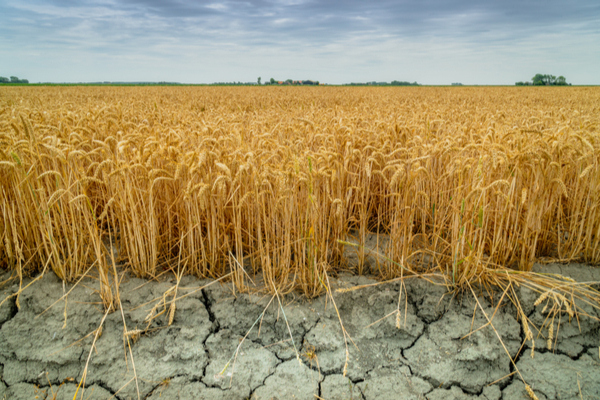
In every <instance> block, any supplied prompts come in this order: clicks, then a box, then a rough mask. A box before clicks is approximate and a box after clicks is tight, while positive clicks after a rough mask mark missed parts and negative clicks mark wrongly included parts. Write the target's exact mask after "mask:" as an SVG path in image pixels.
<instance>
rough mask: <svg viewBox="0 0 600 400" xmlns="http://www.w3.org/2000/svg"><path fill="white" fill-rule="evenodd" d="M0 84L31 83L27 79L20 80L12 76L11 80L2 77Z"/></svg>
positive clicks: (0, 77)
mask: <svg viewBox="0 0 600 400" xmlns="http://www.w3.org/2000/svg"><path fill="white" fill-rule="evenodd" d="M0 83H29V81H28V80H27V79H19V78H17V77H16V76H11V77H10V78H6V77H4V76H0Z"/></svg>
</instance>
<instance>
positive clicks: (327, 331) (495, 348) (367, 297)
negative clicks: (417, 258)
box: [0, 264, 600, 400]
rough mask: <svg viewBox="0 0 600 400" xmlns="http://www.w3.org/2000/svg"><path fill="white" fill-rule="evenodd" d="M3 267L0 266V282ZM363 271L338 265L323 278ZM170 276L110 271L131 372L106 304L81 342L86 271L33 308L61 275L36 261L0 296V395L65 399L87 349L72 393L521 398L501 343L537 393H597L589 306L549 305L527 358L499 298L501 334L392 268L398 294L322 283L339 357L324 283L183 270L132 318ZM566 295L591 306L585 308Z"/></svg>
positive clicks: (468, 303) (592, 276) (89, 292)
mask: <svg viewBox="0 0 600 400" xmlns="http://www.w3.org/2000/svg"><path fill="white" fill-rule="evenodd" d="M535 268H536V269H537V270H541V269H543V270H544V272H556V273H561V274H564V275H566V276H570V277H572V278H573V279H575V280H577V281H585V282H590V281H595V282H598V281H600V269H598V268H594V267H589V266H585V265H578V264H571V265H556V264H554V265H546V266H543V267H542V266H536V267H535ZM9 276H10V275H9V274H4V276H3V277H0V282H2V281H4V280H5V279H7V278H9ZM374 282H375V281H374V280H372V279H369V278H366V277H356V276H349V275H346V276H340V277H339V278H338V279H336V280H335V281H332V285H333V286H334V287H336V288H344V287H352V286H355V285H365V284H371V283H374ZM174 283H175V281H174V280H173V279H171V280H164V281H161V282H147V281H144V280H141V279H137V278H133V277H129V276H127V275H126V276H125V279H124V281H123V283H122V284H121V300H122V307H123V310H124V316H125V322H126V324H127V328H128V330H129V331H132V330H135V329H141V330H144V332H143V333H142V334H141V336H140V337H139V338H138V339H137V340H136V341H135V342H133V340H131V352H132V355H133V361H134V363H135V372H136V374H137V380H136V379H135V376H136V374H134V368H133V364H132V362H131V357H130V355H129V353H128V350H127V345H125V344H124V340H123V332H124V329H123V319H122V315H121V313H120V312H119V311H117V312H113V313H111V314H108V316H107V317H106V320H105V322H104V325H103V330H102V336H100V337H99V339H98V340H97V342H96V344H95V347H93V348H92V341H93V336H94V335H93V334H91V335H90V333H93V332H94V331H95V330H96V329H97V328H98V327H99V325H100V322H101V320H102V317H103V315H104V312H103V310H102V304H101V303H100V302H99V300H100V298H99V296H98V294H97V293H96V292H95V290H96V287H97V284H96V282H95V281H94V280H92V279H87V280H83V281H82V282H81V283H80V284H79V285H78V286H77V287H75V289H74V290H73V291H72V292H71V293H70V294H69V296H68V297H67V302H66V304H65V301H64V300H61V301H59V302H58V303H56V304H55V305H54V306H53V307H52V308H50V309H49V310H48V311H47V312H45V313H43V314H41V313H42V312H43V311H44V310H46V309H47V308H48V307H49V306H51V305H52V304H53V303H55V301H56V300H59V299H60V298H61V297H62V296H63V294H64V293H65V292H66V291H68V290H69V289H70V288H71V286H69V285H66V286H63V284H62V282H61V281H60V280H59V279H58V278H57V277H56V276H54V275H53V274H46V276H44V277H43V278H42V279H41V280H40V281H38V282H35V283H34V284H33V285H32V286H31V287H29V288H28V289H27V290H25V291H24V292H23V293H22V294H21V296H20V298H19V303H20V308H17V305H16V302H15V301H16V299H15V297H13V298H11V299H9V300H8V301H6V302H5V303H4V304H3V305H2V307H1V308H0V376H1V380H0V399H3V398H4V399H34V398H38V399H73V395H74V393H75V391H76V390H77V387H78V384H79V382H80V381H81V380H82V377H83V372H84V367H85V364H86V360H87V359H88V356H89V355H90V353H91V356H90V362H89V365H88V369H87V377H86V388H85V393H84V394H83V398H84V399H108V398H111V397H112V398H116V399H123V400H124V399H137V398H138V394H137V393H138V390H139V396H140V398H141V399H152V400H156V399H248V398H252V399H289V398H296V399H317V398H322V399H327V400H329V399H430V400H434V399H436V400H437V399H482V400H483V399H486V400H498V399H526V398H529V397H528V395H527V392H526V390H525V385H524V384H523V382H522V381H521V379H520V378H519V376H518V374H516V373H515V368H514V366H513V365H512V364H511V361H510V359H509V357H508V355H507V353H506V352H507V351H508V352H509V353H510V354H511V357H513V358H514V359H515V362H516V365H517V368H518V369H519V371H520V372H521V374H522V376H523V378H524V379H525V380H526V381H527V383H528V384H529V385H530V386H531V387H532V388H533V389H534V391H535V393H536V395H537V397H538V398H539V399H582V398H583V399H599V398H600V360H599V351H600V350H599V346H600V323H599V322H598V320H597V319H596V320H594V319H590V318H581V319H579V320H577V319H572V320H571V321H569V320H568V316H567V315H565V316H563V319H562V321H561V322H562V324H561V325H560V327H559V328H558V331H557V332H556V333H555V335H556V336H557V337H558V340H557V341H556V346H555V347H554V348H553V349H552V350H547V348H546V345H545V343H546V340H545V338H543V337H542V336H539V337H538V336H536V349H535V353H534V357H533V358H532V357H531V349H530V345H529V342H527V343H525V345H524V346H523V347H522V344H523V343H524V342H525V340H524V339H525V334H524V332H523V328H522V326H521V324H520V322H519V321H518V320H517V313H516V310H515V308H514V306H513V305H512V304H510V303H508V302H503V304H501V305H500V307H498V311H497V312H496V314H495V316H494V318H493V321H492V324H493V327H494V328H495V331H496V332H497V333H498V334H499V335H500V337H501V338H502V343H501V342H500V341H499V340H498V337H497V335H496V332H495V331H494V329H492V327H491V326H490V325H488V326H486V327H484V328H483V329H480V330H477V328H479V327H481V326H483V325H485V323H486V322H487V320H486V319H485V317H484V315H483V313H482V312H481V311H479V310H478V311H477V312H475V315H474V310H475V309H476V302H475V300H474V298H473V296H472V295H471V294H465V295H463V296H460V295H458V296H455V297H452V296H451V295H448V294H446V288H445V287H444V286H440V285H434V284H432V283H430V282H427V281H425V280H422V279H409V280H406V281H405V285H406V290H402V292H401V293H402V298H401V300H400V303H398V300H399V293H400V289H401V286H400V284H399V283H391V284H385V285H379V286H375V287H367V288H363V289H360V290H355V291H350V292H345V293H337V292H334V299H335V302H336V304H337V306H338V308H339V313H340V316H341V319H342V321H343V323H344V326H345V328H346V330H347V332H348V335H349V337H351V339H352V341H353V342H354V344H355V345H356V346H355V345H354V344H353V343H352V341H348V351H349V357H348V363H347V367H346V371H344V369H345V364H346V345H345V341H344V336H343V334H342V330H341V327H340V322H339V319H338V316H337V313H336V310H335V308H334V307H333V304H332V303H331V300H330V299H327V298H326V297H325V296H322V297H320V298H317V299H313V300H312V301H307V300H305V299H303V298H302V297H301V296H295V295H287V296H284V297H282V298H281V304H282V307H280V304H279V301H278V299H277V298H275V299H272V298H271V296H261V295H247V294H239V293H233V291H232V287H231V285H230V284H229V285H227V284H223V285H221V284H219V283H216V284H213V285H211V286H209V287H207V288H204V289H202V290H197V289H198V288H199V287H202V286H204V285H206V284H207V283H209V282H208V281H200V280H197V279H195V278H192V277H184V278H183V279H182V281H181V282H180V288H179V290H178V296H183V295H186V294H189V295H188V296H186V297H184V298H182V299H180V300H178V301H177V302H176V304H177V308H176V312H175V316H174V320H173V323H172V325H170V326H169V325H168V313H165V314H164V315H162V316H160V317H158V318H156V319H154V320H153V322H152V324H151V325H150V326H149V328H148V329H146V327H147V323H146V322H144V319H145V318H146V316H147V315H148V313H149V312H150V310H151V308H152V306H153V305H154V304H155V303H149V304H146V305H143V304H144V303H146V302H149V301H151V300H155V299H162V298H163V295H164V293H165V292H166V291H167V290H168V289H169V288H171V287H173V285H174ZM17 289H18V282H16V280H11V281H8V282H7V283H5V284H4V286H3V287H1V288H0V292H1V294H2V297H1V299H4V298H5V297H6V296H9V295H10V294H11V293H14V292H15V291H16V290H17ZM518 293H519V294H520V302H521V304H522V305H523V307H524V309H525V312H526V313H527V316H528V318H529V319H530V320H531V322H532V323H533V324H535V325H536V326H540V325H541V324H542V323H543V322H544V319H545V314H543V313H542V305H540V306H538V307H534V305H533V303H534V301H535V299H536V298H537V294H535V293H533V292H531V291H529V290H527V289H523V288H521V289H519V290H518ZM171 298H172V294H171V295H169V297H167V301H169V300H170V299H171ZM498 299H499V295H498V296H496V297H494V298H492V299H490V297H489V296H487V295H485V294H484V293H482V295H481V296H480V297H479V301H480V302H481V304H482V306H483V308H484V309H485V310H486V313H487V314H488V315H489V316H491V315H492V314H494V310H495V309H496V306H498V304H497V301H498ZM269 302H271V303H270V305H269V307H268V308H267V309H266V311H265V312H264V314H263V311H264V310H265V307H266V306H267V305H268V304H269ZM398 304H400V319H399V320H398V321H397V320H396V313H394V310H397V308H398ZM579 306H580V307H582V309H585V310H586V311H588V312H589V313H591V314H592V315H595V316H596V318H600V315H598V313H597V310H596V309H594V308H592V307H590V306H588V305H585V304H580V305H579ZM161 310H162V309H159V311H161ZM390 314H391V315H390ZM65 315H66V317H65ZM386 315H390V316H389V317H388V318H384V317H385V316H386ZM261 316H262V318H261ZM65 318H66V326H65ZM382 318H384V319H382ZM257 321H258V322H257ZM286 321H287V322H286ZM378 321H379V322H378ZM253 325H254V328H253V329H252V330H250V328H251V327H252V326H253ZM398 325H399V327H398ZM248 331H250V333H249V334H248V335H247V337H246V339H245V341H244V342H243V343H242V344H241V346H240V347H239V352H238V353H237V357H233V358H234V359H233V360H232V356H233V355H234V354H235V352H236V349H238V346H239V345H240V343H241V341H242V339H243V337H244V336H245V335H246V334H247V333H248ZM473 331H475V332H474V333H472V334H471V335H469V333H470V332H473ZM467 335H469V336H467ZM534 335H537V331H534ZM290 336H291V337H292V338H293V342H292V340H291V338H290ZM465 336H467V337H465ZM132 339H134V337H132ZM299 361H301V362H299ZM228 362H229V364H228ZM226 366H227V368H225V367H226ZM344 372H346V374H345V376H344ZM81 392H82V389H81V388H80V389H79V394H81ZM78 398H79V397H78Z"/></svg>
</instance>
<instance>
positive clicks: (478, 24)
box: [0, 0, 600, 84]
mask: <svg viewBox="0 0 600 400" xmlns="http://www.w3.org/2000/svg"><path fill="white" fill-rule="evenodd" d="M0 37H1V38H3V39H4V40H2V41H0V59H1V60H2V61H0V75H14V74H21V75H22V76H24V77H25V75H28V76H29V77H30V80H32V81H38V80H39V81H44V80H48V81H63V80H67V81H68V80H84V81H94V80H125V79H129V80H152V78H154V77H158V76H160V79H159V80H180V81H188V82H212V81H218V80H229V81H233V80H235V81H238V80H242V81H243V80H248V79H250V80H255V79H256V77H255V75H257V74H267V73H268V74H272V75H274V76H275V75H276V77H280V78H282V79H286V78H297V79H303V78H308V77H312V78H314V79H319V80H321V81H329V82H332V83H341V82H349V81H367V80H392V79H401V80H418V81H420V82H425V83H449V82H453V81H456V80H460V79H462V80H464V81H465V83H483V84H485V83H490V84H492V83H513V82H514V80H515V79H516V80H525V79H528V78H530V76H529V75H532V74H534V73H536V72H543V73H553V74H556V75H558V74H562V75H565V76H567V78H569V74H571V76H572V78H571V80H573V81H577V80H578V79H581V82H582V83H583V82H585V83H600V81H598V79H600V78H598V76H597V74H596V73H595V71H593V66H594V65H596V66H597V65H600V51H599V47H600V46H598V45H597V43H600V3H599V2H597V1H596V0H582V1H578V2H572V3H569V4H566V3H564V2H562V1H558V0H548V1H515V0H509V1H502V2H498V1H491V0H483V1H478V2H473V1H464V0H451V1H442V0H423V1H407V0H404V1H402V0H401V1H391V0H373V1H369V2H365V1H357V0H349V1H344V2H339V1H332V0H324V1H318V0H224V1H220V0H202V1H184V0H168V1H167V0H84V1H74V0H49V1H42V0H20V1H17V0H9V1H7V2H4V3H2V4H0ZM594 43H596V44H595V45H594ZM565 56H567V57H569V59H568V60H566V59H564V58H562V57H565ZM42 59H43V60H44V61H42ZM68 65H71V66H72V67H68ZM517 65H518V68H519V70H518V71H517V68H516V66H517ZM54 66H55V67H54ZM500 66H501V67H500ZM536 68H537V69H536ZM540 68H545V69H544V70H539V69H540ZM563 69H564V71H563ZM5 70H10V71H6V72H5ZM21 71H23V72H21ZM517 74H521V75H519V76H517ZM164 75H167V76H164ZM292 75H293V76H292ZM119 77H121V78H119ZM125 77H127V78H125ZM130 77H132V78H133V79H131V78H130ZM135 77H137V78H135ZM469 79H472V81H469ZM594 80H595V81H594Z"/></svg>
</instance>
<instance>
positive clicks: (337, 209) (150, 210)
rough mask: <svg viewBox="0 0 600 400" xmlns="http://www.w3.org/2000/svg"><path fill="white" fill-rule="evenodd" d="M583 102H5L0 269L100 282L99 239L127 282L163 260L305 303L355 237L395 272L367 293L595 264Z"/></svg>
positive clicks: (113, 95)
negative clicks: (389, 281)
mask: <svg viewBox="0 0 600 400" xmlns="http://www.w3.org/2000/svg"><path fill="white" fill-rule="evenodd" d="M59 94H60V95H59ZM599 100H600V90H598V89H595V88H569V89H568V90H564V91H552V92H550V91H543V90H538V89H536V88H526V89H518V88H460V89H456V88H452V89H445V88H419V89H418V90H414V88H377V89H374V88H351V89H350V88H285V89H283V90H272V89H269V88H260V89H258V88H188V87H177V88H141V87H140V88H112V87H102V88H99V87H85V88H84V87H73V88H33V87H30V88H25V87H19V88H16V87H15V88H12V87H11V88H4V89H3V90H2V91H1V92H0V143H1V146H0V147H1V150H2V151H1V152H0V182H1V184H2V185H1V187H2V189H1V191H0V199H1V200H0V236H1V239H2V240H0V243H2V244H3V245H2V247H1V248H0V267H2V268H13V269H16V270H18V272H19V274H20V276H22V274H23V273H27V272H31V271H32V270H33V269H35V268H39V267H40V266H43V265H45V264H46V262H49V263H50V264H49V265H50V267H51V268H52V269H53V270H54V271H55V272H56V273H57V274H58V275H59V277H61V278H62V279H65V280H74V279H77V277H78V276H80V275H81V274H82V273H83V272H84V271H86V270H87V268H88V267H89V266H90V265H92V264H93V263H95V265H96V267H97V268H98V271H100V273H101V274H104V275H106V274H108V270H109V269H108V267H109V266H108V265H107V259H108V258H107V255H109V254H111V252H112V249H109V248H108V246H107V245H106V243H107V241H108V240H109V239H110V240H112V241H113V242H114V243H115V248H117V249H120V253H119V257H120V258H121V261H123V262H124V263H125V265H127V267H128V268H129V269H130V270H131V271H132V272H133V273H135V274H136V275H138V276H146V277H150V276H156V275H157V274H158V273H160V272H161V270H162V266H164V265H168V264H172V265H174V264H176V263H177V262H179V263H181V264H185V265H187V267H186V268H187V269H186V272H190V273H194V274H196V275H199V276H204V277H212V278H218V277H222V276H224V275H225V274H227V273H229V272H230V271H231V269H232V266H231V265H232V264H231V256H233V257H234V258H235V260H237V261H238V262H239V263H240V265H241V266H242V267H243V269H244V271H248V272H258V271H262V272H263V273H264V276H265V278H266V280H267V285H266V286H268V287H269V288H277V290H278V291H279V292H280V293H285V292H287V291H289V290H293V289H300V290H301V291H303V292H304V293H305V294H306V295H308V296H314V295H317V294H319V293H320V292H321V291H322V290H323V289H322V288H323V286H322V284H321V282H322V281H323V279H324V276H325V274H326V273H329V272H331V273H335V272H336V271H339V270H340V269H343V268H350V267H352V268H356V272H359V273H362V272H364V271H365V266H364V265H363V264H362V263H363V262H366V260H367V258H368V257H367V252H365V251H364V246H365V243H366V241H367V240H368V239H369V234H370V233H377V234H379V235H387V237H388V238H389V240H388V241H386V243H387V244H386V245H385V249H384V253H385V254H384V255H385V256H387V257H388V258H389V259H390V260H392V261H394V262H395V263H394V262H388V261H386V260H381V262H380V264H379V265H378V266H377V268H374V269H372V271H373V272H375V273H378V274H379V275H380V276H381V278H393V277H397V276H400V274H401V272H402V271H403V267H407V266H408V267H410V269H411V270H413V271H423V270H426V269H428V268H438V269H440V270H441V271H444V272H445V273H446V274H447V275H448V276H449V277H450V278H451V280H452V281H453V282H454V284H455V285H457V286H460V285H462V284H464V283H466V282H469V281H472V280H473V279H481V277H485V276H486V274H485V273H486V271H489V270H491V269H494V268H496V267H497V266H506V267H510V268H514V269H520V270H528V269H529V268H530V267H531V265H532V263H533V262H534V261H535V260H536V259H538V258H539V257H553V258H557V259H565V260H572V259H580V260H584V261H587V262H590V263H598V262H600V240H599V238H600V213H598V212H597V210H598V209H599V206H600V168H598V165H599V164H600V136H599V134H598V130H597V126H600V125H599V123H598V122H599V121H598V119H599V115H600V114H599V113H598V112H597V104H598V102H599ZM350 237H354V238H356V239H357V242H358V244H359V246H360V250H359V251H358V253H359V260H360V262H359V264H358V265H353V266H350V265H347V263H346V261H347V260H346V257H347V252H345V251H344V247H345V245H344V244H343V242H344V241H346V240H347V239H348V238H350ZM417 252H426V253H430V254H435V260H436V265H424V264H421V263H420V262H419V258H418V257H415V256H414V254H417ZM400 264H401V265H400ZM24 266H27V267H26V268H28V269H29V270H28V271H24V270H23V269H24V268H25V267H24ZM236 268H237V267H236ZM243 277H244V274H241V275H240V279H239V282H238V280H236V282H238V284H240V285H243V279H244V278H243ZM108 282H109V281H108V279H107V278H103V279H101V284H102V285H103V287H104V286H106V287H105V288H103V289H102V290H103V293H104V296H110V293H112V292H111V290H112V289H111V287H110V285H109V283H108ZM558 300H559V301H560V302H561V303H562V304H563V306H564V308H565V310H566V312H567V313H569V314H570V315H572V313H573V311H572V310H571V307H570V302H569V301H567V300H566V299H557V301H558ZM539 301H540V302H541V301H542V300H539ZM106 302H107V304H112V302H111V301H109V299H107V300H106ZM173 304H174V303H173ZM172 307H173V311H174V307H175V306H174V305H173V306H172ZM173 315H174V313H173V312H170V313H169V319H172V317H173ZM523 323H524V327H526V326H527V322H526V321H525V320H524V321H523Z"/></svg>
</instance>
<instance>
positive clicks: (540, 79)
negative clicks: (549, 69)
mask: <svg viewBox="0 0 600 400" xmlns="http://www.w3.org/2000/svg"><path fill="white" fill-rule="evenodd" d="M531 81H532V84H533V85H535V86H565V85H568V83H567V80H566V78H565V77H564V76H559V77H558V78H557V77H556V76H554V75H548V74H535V76H534V77H533V78H531Z"/></svg>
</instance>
